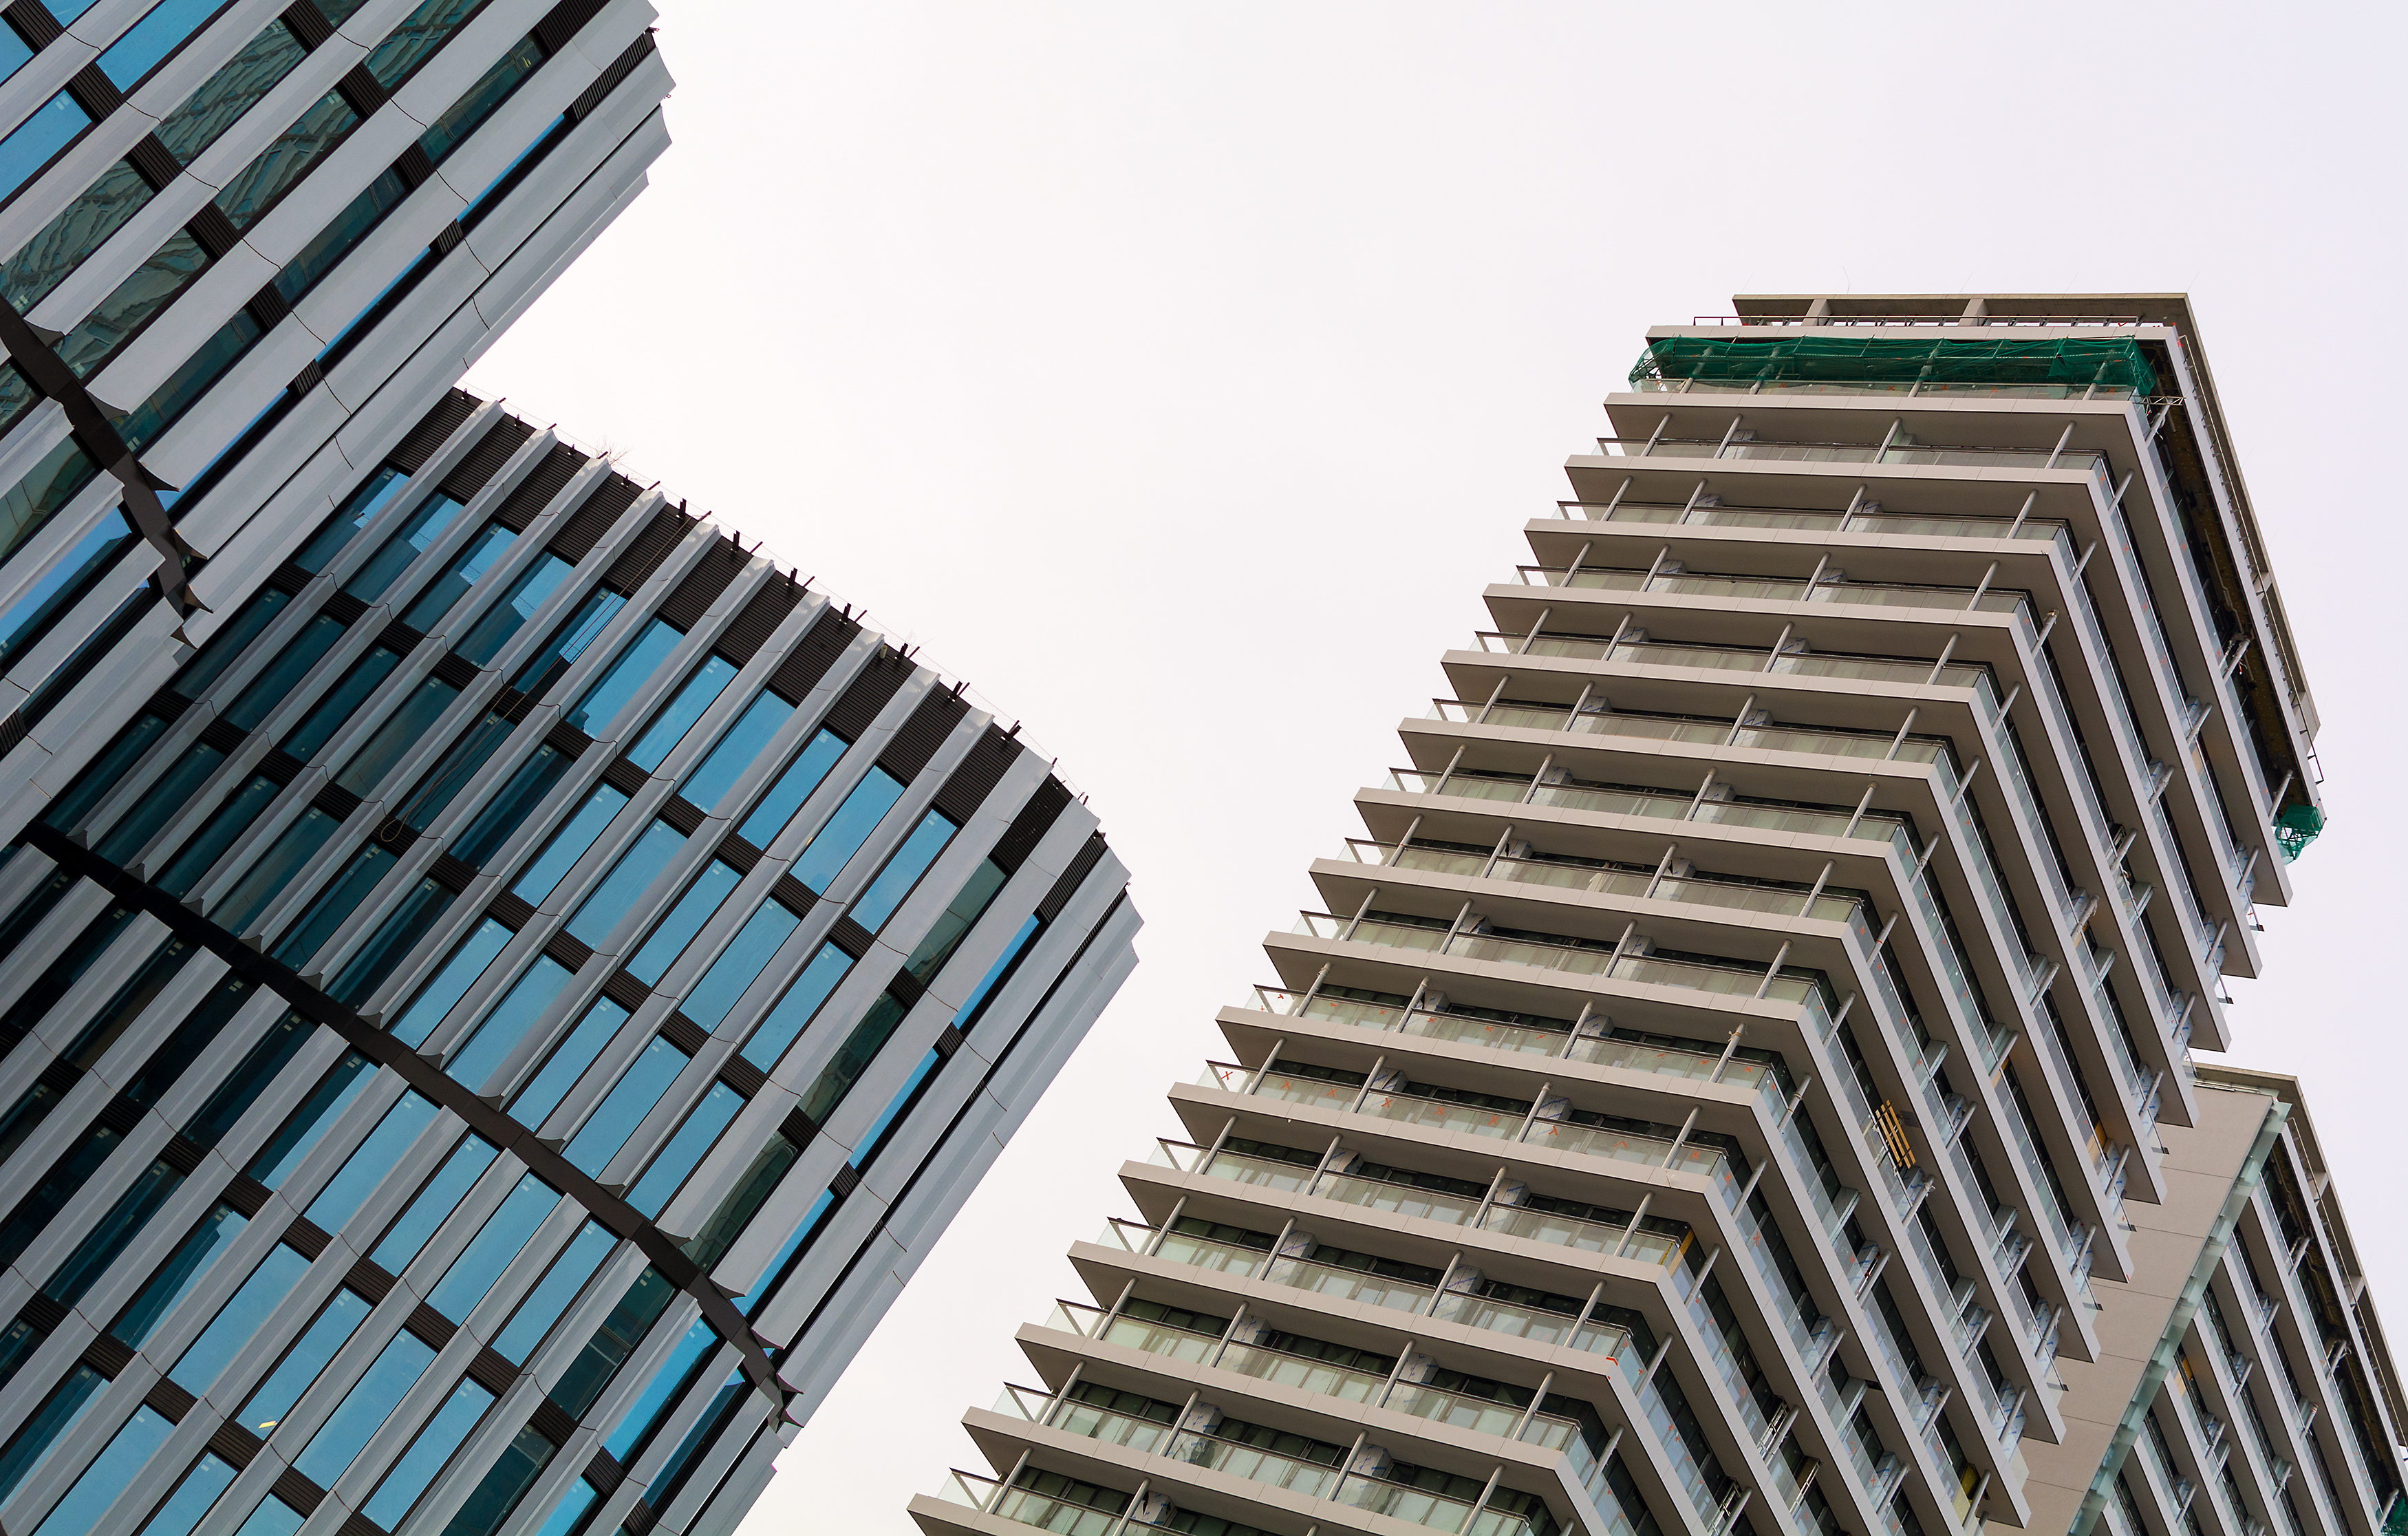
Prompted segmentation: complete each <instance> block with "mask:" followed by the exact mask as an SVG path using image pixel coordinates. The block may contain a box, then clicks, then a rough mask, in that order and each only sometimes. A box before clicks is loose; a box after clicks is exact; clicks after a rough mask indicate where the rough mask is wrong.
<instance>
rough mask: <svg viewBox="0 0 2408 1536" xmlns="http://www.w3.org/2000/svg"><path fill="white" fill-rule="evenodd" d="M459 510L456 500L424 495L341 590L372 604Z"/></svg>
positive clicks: (450, 521)
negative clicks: (415, 507) (390, 535)
mask: <svg viewBox="0 0 2408 1536" xmlns="http://www.w3.org/2000/svg"><path fill="white" fill-rule="evenodd" d="M460 508H461V503H460V502H459V501H458V500H456V499H454V498H453V497H452V496H449V495H444V494H443V493H442V492H440V491H437V492H436V493H435V494H434V495H430V496H428V497H427V498H426V499H425V500H424V501H423V502H422V503H420V504H419V506H418V507H417V509H416V510H413V511H411V512H410V513H409V515H408V516H406V517H404V518H403V519H402V520H401V526H400V527H398V528H396V529H395V530H394V533H393V536H392V537H391V538H387V539H386V540H385V541H384V545H383V547H382V548H380V549H379V550H378V551H377V552H376V553H375V554H374V555H372V556H370V557H369V559H368V562H367V564H366V565H364V566H362V567H360V568H359V569H358V570H357V571H356V572H354V573H353V574H352V576H351V580H350V581H346V582H344V583H343V590H344V591H345V592H348V593H350V594H351V596H354V597H357V598H358V599H359V600H360V601H362V602H364V603H373V602H375V601H376V600H377V599H378V598H380V597H381V596H384V592H385V588H387V587H389V586H391V585H393V579H394V577H396V576H399V575H400V574H401V573H402V572H403V571H405V570H408V569H409V566H410V562H412V561H414V560H416V559H417V558H418V557H419V555H421V554H422V553H425V550H426V547H427V546H428V545H430V544H432V543H434V542H435V541H436V540H437V538H442V537H443V530H444V529H446V528H448V527H450V526H451V525H452V519H453V518H454V517H456V516H458V515H459V513H460Z"/></svg>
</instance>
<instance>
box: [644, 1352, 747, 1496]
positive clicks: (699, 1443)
mask: <svg viewBox="0 0 2408 1536" xmlns="http://www.w3.org/2000/svg"><path fill="white" fill-rule="evenodd" d="M743 1390H744V1368H743V1367H742V1366H738V1367H737V1368H736V1369H735V1370H733V1371H729V1372H728V1373H727V1375H726V1378H725V1379H724V1380H723V1381H722V1382H721V1383H720V1384H719V1390H718V1391H716V1392H713V1393H712V1394H711V1395H710V1401H709V1402H707V1403H705V1404H704V1405H703V1410H702V1414H701V1416H700V1417H698V1418H696V1419H695V1422H694V1428H691V1429H688V1430H687V1431H686V1432H685V1439H683V1440H681V1441H680V1442H679V1443H678V1448H677V1449H676V1450H674V1451H672V1452H670V1453H669V1457H668V1459H667V1460H666V1461H664V1462H662V1463H661V1465H660V1470H659V1471H655V1472H654V1473H652V1486H653V1487H656V1488H660V1489H661V1490H663V1492H662V1498H663V1499H664V1500H666V1499H667V1498H668V1497H670V1496H671V1495H672V1494H674V1493H675V1492H676V1491H677V1486H678V1479H679V1477H680V1476H681V1475H682V1474H683V1473H684V1471H685V1470H686V1466H687V1464H688V1463H690V1462H692V1461H693V1460H694V1458H695V1453H697V1452H699V1451H700V1450H701V1449H702V1448H703V1446H704V1445H705V1444H706V1443H709V1442H710V1437H711V1436H712V1435H714V1434H717V1433H718V1432H719V1428H720V1416H721V1415H722V1414H724V1413H726V1411H727V1405H728V1404H729V1403H730V1402H733V1401H735V1400H736V1397H737V1394H738V1393H740V1392H742V1391H743Z"/></svg>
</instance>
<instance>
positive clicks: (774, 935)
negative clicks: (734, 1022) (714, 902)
mask: <svg viewBox="0 0 2408 1536" xmlns="http://www.w3.org/2000/svg"><path fill="white" fill-rule="evenodd" d="M801 923H802V919H801V918H798V917H796V915H795V914H794V913H793V912H789V911H787V909H786V908H785V906H784V905H783V904H782V903H781V902H777V901H764V902H763V903H761V909H760V911H758V912H754V913H753V915H752V916H751V917H748V918H746V919H745V920H744V926H743V927H742V929H740V930H739V931H738V933H737V935H736V938H735V939H734V940H732V941H730V942H729V944H728V946H727V948H726V949H725V950H724V951H722V952H721V954H720V956H719V958H718V959H716V960H713V961H712V962H711V963H710V969H709V970H707V971H704V972H703V974H702V980H701V981H699V982H696V983H694V990H693V991H691V992H689V993H687V994H686V995H685V1000H684V1001H683V1002H681V1003H680V1004H679V1005H678V1011H679V1012H681V1013H683V1014H684V1015H685V1016H686V1017H687V1018H690V1019H692V1020H693V1021H694V1022H695V1023H696V1024H698V1025H700V1026H703V1027H704V1028H705V1029H716V1028H718V1027H719V1024H720V1021H721V1020H722V1019H724V1018H725V1017H727V1011H728V1010H729V1009H731V1008H733V1007H735V1006H736V1000H737V999H738V998H741V997H742V996H744V991H745V989H746V988H747V987H749V986H751V985H752V984H753V979H754V978H755V977H757V976H759V975H760V974H761V971H762V969H764V968H765V967H767V965H768V963H769V959H770V956H772V955H776V954H777V953H778V949H779V946H780V945H781V944H783V943H784V942H785V941H786V939H787V936H788V935H790V934H792V933H793V932H794V931H795V929H796V927H798V926H801Z"/></svg>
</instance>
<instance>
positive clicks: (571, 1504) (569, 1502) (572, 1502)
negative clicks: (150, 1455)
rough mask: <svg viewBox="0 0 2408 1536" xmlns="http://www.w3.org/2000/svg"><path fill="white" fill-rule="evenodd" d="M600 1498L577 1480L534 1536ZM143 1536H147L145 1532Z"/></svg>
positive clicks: (562, 1530) (558, 1533) (550, 1531)
mask: <svg viewBox="0 0 2408 1536" xmlns="http://www.w3.org/2000/svg"><path fill="white" fill-rule="evenodd" d="M601 1497H602V1496H601V1495H600V1494H599V1493H597V1492H595V1488H594V1485H593V1484H591V1483H588V1482H587V1481H585V1479H583V1478H579V1479H578V1480H577V1481H576V1482H574V1483H571V1484H570V1485H568V1491H567V1492H566V1493H564V1494H562V1495H561V1496H560V1503H559V1506H558V1507H557V1508H555V1509H554V1510H553V1511H552V1514H551V1516H550V1517H549V1518H547V1519H546V1520H545V1521H544V1523H543V1527H542V1529H539V1530H538V1531H537V1532H536V1533H535V1536H569V1532H570V1531H573V1530H575V1529H577V1528H578V1526H579V1525H581V1524H582V1523H583V1521H584V1519H585V1514H586V1512H587V1511H588V1510H591V1509H592V1508H593V1507H594V1505H595V1501H596V1500H599V1499H600V1498H601ZM145 1536H148V1533H147V1532H146V1533H145Z"/></svg>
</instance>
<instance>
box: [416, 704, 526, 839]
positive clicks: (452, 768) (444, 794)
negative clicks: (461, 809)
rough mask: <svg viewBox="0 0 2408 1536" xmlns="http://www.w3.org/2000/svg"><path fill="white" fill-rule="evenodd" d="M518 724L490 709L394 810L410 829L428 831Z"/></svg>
mask: <svg viewBox="0 0 2408 1536" xmlns="http://www.w3.org/2000/svg"><path fill="white" fill-rule="evenodd" d="M517 728H518V727H517V725H516V724H515V723H514V722H512V721H509V720H506V719H504V718H503V717H502V716H500V715H498V714H493V713H490V712H489V713H488V714H486V716H485V717H484V718H483V719H482V720H480V721H478V722H477V723H476V724H475V725H471V726H469V727H468V728H467V729H466V730H465V731H462V732H461V733H460V736H459V739H456V740H454V741H453V742H452V744H451V745H450V746H449V747H446V748H445V749H444V751H443V755H442V756H441V757H440V758H439V759H437V762H436V764H435V766H434V767H433V768H428V769H427V770H426V776H425V777H424V778H423V779H421V780H419V781H418V787H417V788H416V789H413V790H411V791H410V792H409V798H408V799H406V800H404V801H402V802H401V809H400V810H398V811H394V815H395V816H397V817H399V818H400V819H401V822H402V825H405V826H408V827H409V829H410V830H412V831H414V832H423V831H425V830H426V828H427V825H429V824H430V823H432V822H433V821H434V820H435V818H436V817H437V816H439V815H441V814H443V812H444V811H446V810H447V809H449V808H450V806H451V804H452V801H453V800H455V799H457V798H458V797H459V795H460V791H461V790H463V789H465V788H466V787H467V784H468V781H469V780H471V779H474V778H475V777H476V776H477V774H478V773H479V771H480V770H481V769H482V768H484V766H485V765H486V764H487V763H490V762H492V761H493V760H494V754H495V753H496V752H499V751H500V750H501V747H502V743H503V742H504V741H506V740H508V739H509V737H510V733H511V732H512V731H514V730H516V729H517Z"/></svg>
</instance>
